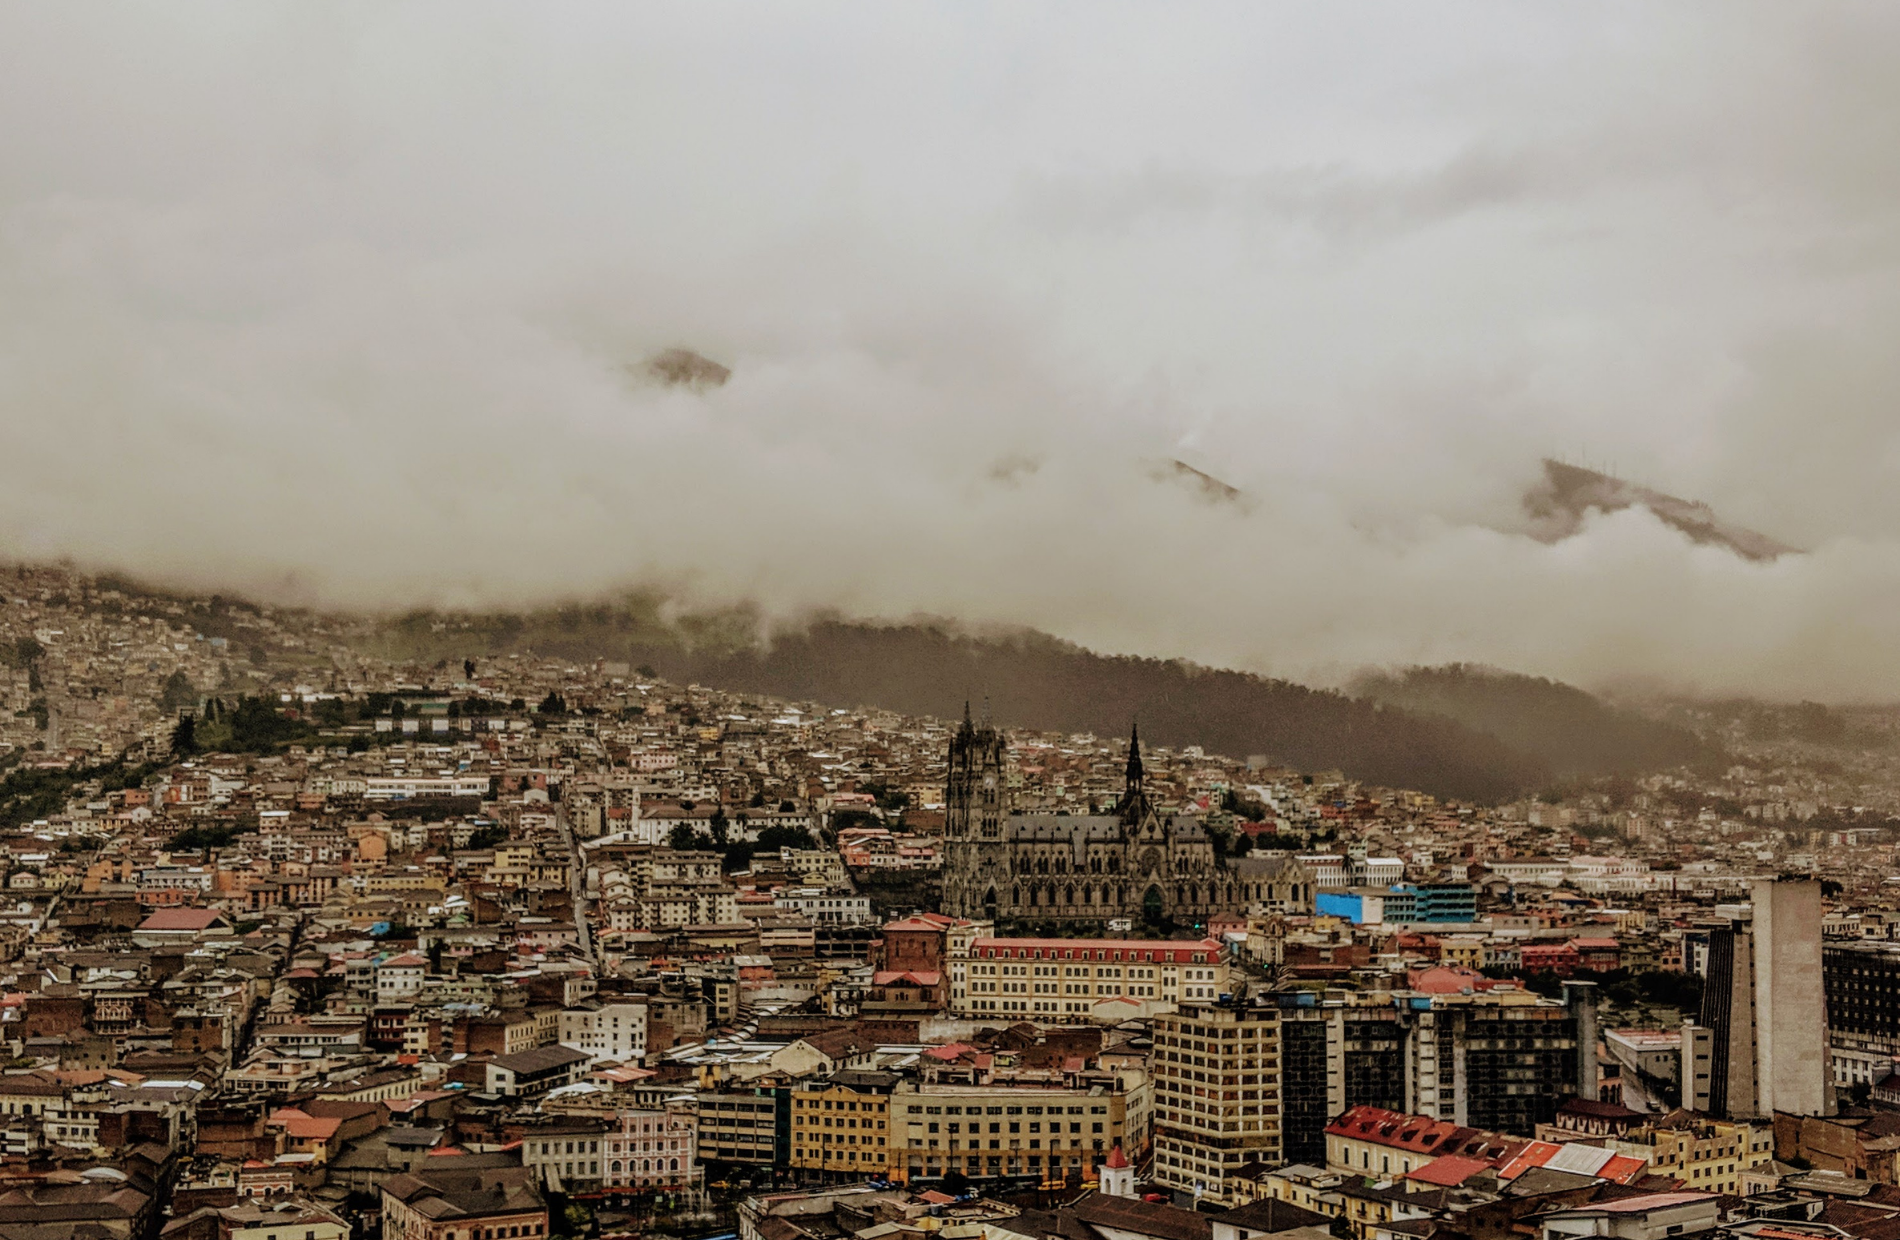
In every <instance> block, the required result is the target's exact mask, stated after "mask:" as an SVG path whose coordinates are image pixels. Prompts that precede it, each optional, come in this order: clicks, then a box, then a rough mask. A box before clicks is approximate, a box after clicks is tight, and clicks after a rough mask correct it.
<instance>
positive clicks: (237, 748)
mask: <svg viewBox="0 0 1900 1240" xmlns="http://www.w3.org/2000/svg"><path fill="white" fill-rule="evenodd" d="M316 734H317V729H316V727H315V726H314V725H312V724H311V723H309V722H308V721H306V720H303V719H299V718H295V717H293V716H292V715H291V714H288V713H286V712H285V711H284V709H283V708H282V707H281V706H279V705H278V704H277V703H276V702H274V701H271V700H270V699H268V698H258V697H250V696H248V695H247V696H245V697H241V698H239V699H238V700H237V701H236V702H235V703H226V702H225V701H224V699H223V698H215V697H214V698H206V699H205V704H204V709H203V711H202V712H201V713H200V714H198V715H197V716H193V715H189V714H184V715H180V716H179V717H178V726H177V727H176V728H175V729H173V731H172V756H173V757H174V758H189V757H191V756H192V755H193V754H199V753H258V754H266V753H277V752H279V751H281V750H282V749H283V748H284V747H285V746H287V745H292V744H296V743H298V742H302V741H308V740H311V739H312V738H314V737H315V736H316Z"/></svg>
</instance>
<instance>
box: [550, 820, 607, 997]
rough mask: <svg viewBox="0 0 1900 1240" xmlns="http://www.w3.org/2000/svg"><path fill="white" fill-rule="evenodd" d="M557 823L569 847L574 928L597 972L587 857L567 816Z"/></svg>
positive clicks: (568, 880)
mask: <svg viewBox="0 0 1900 1240" xmlns="http://www.w3.org/2000/svg"><path fill="white" fill-rule="evenodd" d="M555 821H556V822H558V823H560V824H561V839H562V841H563V842H564V843H566V845H567V856H568V876H567V885H568V891H569V893H570V894H571V895H572V896H573V899H574V928H575V929H576V930H578V931H579V932H580V937H581V951H582V952H584V953H586V956H587V958H588V959H589V960H590V961H592V962H593V964H594V969H595V971H596V972H598V971H599V969H600V959H599V957H597V956H595V955H594V928H593V926H592V925H591V924H589V917H588V913H589V912H590V902H589V900H588V899H587V895H586V891H587V857H586V856H585V855H584V854H583V853H582V852H581V844H580V841H579V840H577V839H575V838H574V832H573V831H571V830H570V829H569V828H568V825H567V814H566V813H565V812H563V813H560V814H557V815H556V817H555Z"/></svg>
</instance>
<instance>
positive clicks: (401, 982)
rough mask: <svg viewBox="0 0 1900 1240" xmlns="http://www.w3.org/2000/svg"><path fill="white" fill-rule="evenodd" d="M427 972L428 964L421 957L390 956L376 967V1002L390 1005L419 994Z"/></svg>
mask: <svg viewBox="0 0 1900 1240" xmlns="http://www.w3.org/2000/svg"><path fill="white" fill-rule="evenodd" d="M428 971H429V962H428V961H427V960H424V959H423V958H422V957H421V956H416V955H403V956H391V957H390V958H389V959H388V960H385V961H383V962H382V963H381V964H379V965H377V966H376V1001H377V1002H378V1003H390V1002H393V1001H396V1000H400V999H407V998H411V997H413V996H414V995H416V994H419V993H420V992H421V990H422V981H423V978H424V977H425V976H426V975H427V974H428Z"/></svg>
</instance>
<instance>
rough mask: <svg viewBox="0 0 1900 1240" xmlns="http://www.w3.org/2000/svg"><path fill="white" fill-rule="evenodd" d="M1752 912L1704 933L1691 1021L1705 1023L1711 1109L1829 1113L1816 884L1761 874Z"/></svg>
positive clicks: (1748, 1115) (1741, 1115) (1741, 1114)
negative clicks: (1697, 1001)
mask: <svg viewBox="0 0 1900 1240" xmlns="http://www.w3.org/2000/svg"><path fill="white" fill-rule="evenodd" d="M1751 917H1752V920H1751V921H1749V922H1742V921H1736V922H1733V923H1731V924H1730V926H1729V927H1728V928H1727V929H1722V930H1713V931H1711V932H1710V934H1709V946H1708V970H1707V973H1706V975H1705V977H1704V978H1703V986H1702V1012H1701V1019H1700V1020H1699V1021H1697V1024H1698V1025H1701V1026H1703V1027H1706V1028H1707V1030H1708V1063H1709V1068H1708V1070H1709V1083H1708V1095H1707V1096H1708V1110H1709V1113H1710V1114H1711V1115H1716V1116H1720V1117H1722V1118H1725V1119H1756V1118H1770V1117H1772V1116H1773V1115H1774V1113H1775V1112H1776V1111H1786V1112H1789V1113H1790V1114H1794V1115H1824V1114H1829V1113H1831V1112H1832V1111H1833V1108H1834V1094H1833V1090H1832V1089H1831V1088H1830V1086H1829V1083H1828V1058H1827V1003H1826V995H1825V993H1824V983H1823V973H1822V968H1821V885H1820V884H1819V883H1817V882H1813V881H1793V882H1784V881H1779V880H1773V879H1764V880H1762V881H1760V882H1758V883H1756V884H1755V891H1754V905H1753V909H1752V913H1751Z"/></svg>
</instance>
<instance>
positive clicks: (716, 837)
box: [706, 806, 728, 848]
mask: <svg viewBox="0 0 1900 1240" xmlns="http://www.w3.org/2000/svg"><path fill="white" fill-rule="evenodd" d="M706 827H707V830H708V831H709V832H710V833H711V834H712V842H713V847H714V848H724V847H725V846H726V838H727V834H728V828H727V824H726V811H725V807H724V806H721V807H720V808H718V809H715V810H713V812H712V817H711V818H709V819H707V820H706Z"/></svg>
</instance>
